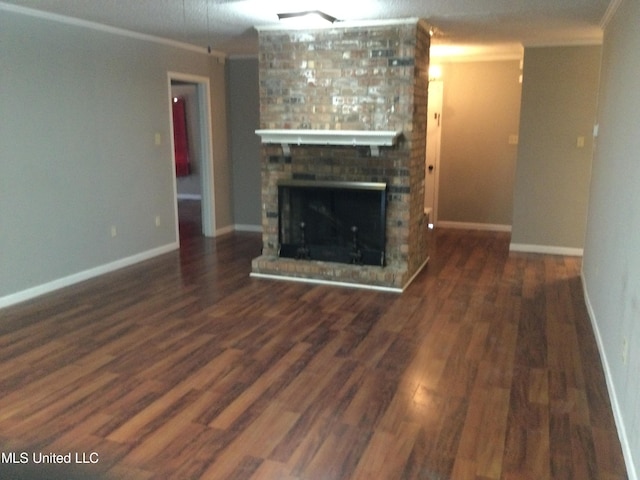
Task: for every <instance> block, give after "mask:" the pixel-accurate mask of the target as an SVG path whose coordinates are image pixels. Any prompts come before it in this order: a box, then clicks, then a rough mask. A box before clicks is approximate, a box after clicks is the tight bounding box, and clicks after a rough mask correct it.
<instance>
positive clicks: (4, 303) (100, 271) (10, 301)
mask: <svg viewBox="0 0 640 480" xmlns="http://www.w3.org/2000/svg"><path fill="white" fill-rule="evenodd" d="M178 248H179V245H178V243H177V242H175V243H170V244H167V245H164V246H162V247H158V248H154V249H152V250H147V251H146V252H142V253H138V254H136V255H132V256H130V257H126V258H122V259H120V260H116V261H114V262H111V263H107V264H105V265H100V266H99V267H95V268H91V269H89V270H85V271H83V272H78V273H74V274H73V275H69V276H67V277H63V278H58V279H57V280H53V281H51V282H48V283H44V284H42V285H38V286H36V287H32V288H28V289H27V290H23V291H21V292H18V293H13V294H11V295H7V296H5V297H2V298H0V308H4V307H8V306H10V305H15V304H17V303H21V302H24V301H27V300H31V299H33V298H36V297H39V296H41V295H45V294H47V293H51V292H54V291H56V290H59V289H61V288H65V287H69V286H71V285H75V284H76V283H80V282H84V281H85V280H89V279H91V278H95V277H99V276H101V275H104V274H106V273H110V272H114V271H116V270H120V269H122V268H125V267H129V266H131V265H134V264H136V263H140V262H143V261H145V260H149V259H151V258H154V257H157V256H160V255H164V254H165V253H169V252H172V251H174V250H177V249H178Z"/></svg>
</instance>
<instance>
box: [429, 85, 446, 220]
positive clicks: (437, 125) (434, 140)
mask: <svg viewBox="0 0 640 480" xmlns="http://www.w3.org/2000/svg"><path fill="white" fill-rule="evenodd" d="M442 91H443V88H442V80H429V92H428V105H427V153H426V158H425V162H426V164H425V188H424V211H425V214H426V215H427V217H428V222H429V228H433V227H434V226H435V225H436V222H437V220H438V180H439V173H440V136H441V131H442Z"/></svg>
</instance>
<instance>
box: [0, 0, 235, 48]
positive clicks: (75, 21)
mask: <svg viewBox="0 0 640 480" xmlns="http://www.w3.org/2000/svg"><path fill="white" fill-rule="evenodd" d="M0 10H4V11H6V12H11V13H17V14H19V15H25V16H28V17H33V18H40V19H42V20H49V21H52V22H56V23H62V24H65V25H73V26H76V27H82V28H87V29H90V30H95V31H98V32H104V33H109V34H111V35H119V36H121V37H128V38H133V39H136V40H143V41H146V42H152V43H157V44H160V45H165V46H168V47H174V48H180V49H182V50H188V51H190V52H196V53H201V54H204V55H210V56H213V57H217V58H221V59H224V58H226V54H224V53H222V52H218V51H216V50H212V51H211V52H209V51H208V49H207V48H205V47H199V46H198V45H193V44H191V43H186V42H178V41H177V40H171V39H168V38H163V37H156V36H155V35H148V34H146V33H139V32H134V31H132V30H126V29H124V28H117V27H111V26H109V25H103V24H101V23H97V22H90V21H88V20H82V19H79V18H73V17H67V16H66V15H59V14H57V13H51V12H44V11H42V10H36V9H33V8H27V7H22V6H18V5H11V4H8V3H4V2H0Z"/></svg>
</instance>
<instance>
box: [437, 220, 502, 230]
mask: <svg viewBox="0 0 640 480" xmlns="http://www.w3.org/2000/svg"><path fill="white" fill-rule="evenodd" d="M438 227H440V228H457V229H461V230H486V231H490V232H510V231H511V225H502V224H498V223H471V222H449V221H441V220H438V221H437V222H436V228H438Z"/></svg>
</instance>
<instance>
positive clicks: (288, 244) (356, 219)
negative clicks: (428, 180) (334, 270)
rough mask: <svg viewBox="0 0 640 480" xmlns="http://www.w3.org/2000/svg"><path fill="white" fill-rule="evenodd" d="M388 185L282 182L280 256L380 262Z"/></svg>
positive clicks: (349, 261)
mask: <svg viewBox="0 0 640 480" xmlns="http://www.w3.org/2000/svg"><path fill="white" fill-rule="evenodd" d="M386 190H387V185H386V183H369V182H324V181H314V180H286V181H280V182H279V183H278V229H279V233H278V235H279V244H280V245H279V255H280V256H281V257H286V258H296V259H300V260H318V261H328V262H340V263H350V264H355V265H378V266H384V264H385V244H386V238H385V233H386V232H385V229H386V208H387V195H386Z"/></svg>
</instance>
